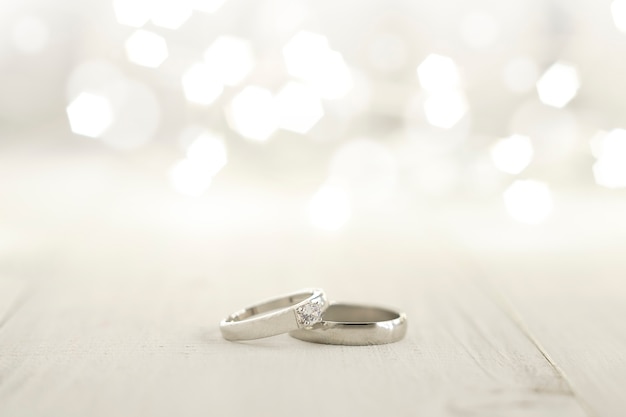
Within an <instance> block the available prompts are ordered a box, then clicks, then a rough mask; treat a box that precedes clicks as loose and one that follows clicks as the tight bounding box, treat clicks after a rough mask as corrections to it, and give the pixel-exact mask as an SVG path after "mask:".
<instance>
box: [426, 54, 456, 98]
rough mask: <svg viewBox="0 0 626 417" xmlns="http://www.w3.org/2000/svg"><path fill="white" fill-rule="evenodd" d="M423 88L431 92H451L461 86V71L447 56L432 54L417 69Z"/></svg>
mask: <svg viewBox="0 0 626 417" xmlns="http://www.w3.org/2000/svg"><path fill="white" fill-rule="evenodd" d="M417 76H418V78H419V81H420V84H421V86H422V88H424V89H425V90H427V91H429V92H433V93H434V92H440V91H449V90H452V89H455V88H457V87H458V86H459V84H460V80H461V78H460V76H459V70H458V68H457V66H456V64H455V63H454V61H453V60H452V58H449V57H447V56H443V55H437V54H430V55H428V56H427V57H426V59H424V61H422V63H421V64H420V65H419V66H418V67H417Z"/></svg>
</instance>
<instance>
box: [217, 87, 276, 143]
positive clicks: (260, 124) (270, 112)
mask: <svg viewBox="0 0 626 417" xmlns="http://www.w3.org/2000/svg"><path fill="white" fill-rule="evenodd" d="M228 121H229V123H230V126H231V128H232V129H233V130H235V131H237V132H239V134H240V135H241V136H243V137H246V138H248V139H252V140H257V141H265V140H267V139H268V138H269V137H270V136H271V135H272V134H273V133H274V131H275V130H276V128H277V124H278V120H277V114H276V105H275V101H274V97H272V93H270V91H269V90H266V89H264V88H260V87H255V86H248V87H246V88H245V89H243V90H242V91H241V92H240V93H239V94H237V95H236V96H235V97H234V98H233V100H232V102H231V103H230V109H229V112H228Z"/></svg>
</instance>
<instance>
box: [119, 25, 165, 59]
mask: <svg viewBox="0 0 626 417" xmlns="http://www.w3.org/2000/svg"><path fill="white" fill-rule="evenodd" d="M125 47H126V56H127V57H128V59H129V60H130V61H131V62H133V63H135V64H137V65H141V66H144V67H149V68H157V67H158V66H159V65H161V64H162V63H163V61H165V58H167V55H168V52H167V44H166V43H165V39H163V37H161V36H159V35H157V34H156V33H152V32H148V31H147V30H137V31H135V33H133V34H132V35H131V36H130V38H128V39H127V40H126V44H125Z"/></svg>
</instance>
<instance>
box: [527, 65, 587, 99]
mask: <svg viewBox="0 0 626 417" xmlns="http://www.w3.org/2000/svg"><path fill="white" fill-rule="evenodd" d="M579 88H580V79H579V76H578V71H577V70H576V68H575V67H573V66H572V65H569V64H565V63H563V62H557V63H555V64H553V65H552V66H551V67H550V68H548V69H547V70H546V72H544V73H543V75H542V76H541V78H539V81H537V93H538V94H539V99H540V100H541V101H542V102H543V103H544V104H547V105H549V106H553V107H558V108H562V107H565V106H566V105H567V103H569V102H570V101H571V100H572V99H573V98H574V97H575V96H576V94H577V93H578V89H579Z"/></svg>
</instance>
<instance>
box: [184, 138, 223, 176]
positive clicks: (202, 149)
mask: <svg viewBox="0 0 626 417" xmlns="http://www.w3.org/2000/svg"><path fill="white" fill-rule="evenodd" d="M187 159H188V160H189V162H191V163H192V164H193V165H194V166H195V167H196V168H197V169H198V170H200V171H202V172H204V173H206V174H208V175H210V176H214V175H215V174H217V173H218V172H219V171H220V170H221V169H222V168H224V166H226V163H227V162H228V157H227V154H226V146H224V142H223V141H222V139H221V138H219V137H216V136H214V135H211V134H208V133H204V134H202V135H200V136H199V137H198V138H197V139H196V140H195V141H193V143H192V144H191V145H189V147H188V148H187Z"/></svg>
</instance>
